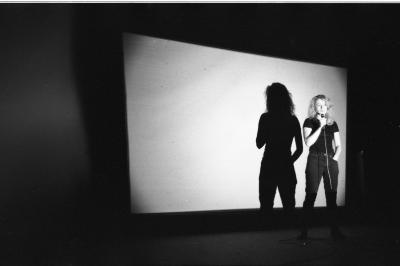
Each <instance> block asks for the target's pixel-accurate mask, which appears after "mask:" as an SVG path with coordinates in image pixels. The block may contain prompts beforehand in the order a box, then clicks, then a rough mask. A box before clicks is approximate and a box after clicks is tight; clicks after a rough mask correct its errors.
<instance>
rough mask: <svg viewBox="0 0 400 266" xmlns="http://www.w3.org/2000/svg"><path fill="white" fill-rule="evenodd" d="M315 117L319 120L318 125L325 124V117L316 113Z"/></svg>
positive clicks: (322, 125)
mask: <svg viewBox="0 0 400 266" xmlns="http://www.w3.org/2000/svg"><path fill="white" fill-rule="evenodd" d="M317 119H318V121H319V126H320V127H321V128H322V127H324V126H326V118H325V117H321V115H320V114H318V115H317Z"/></svg>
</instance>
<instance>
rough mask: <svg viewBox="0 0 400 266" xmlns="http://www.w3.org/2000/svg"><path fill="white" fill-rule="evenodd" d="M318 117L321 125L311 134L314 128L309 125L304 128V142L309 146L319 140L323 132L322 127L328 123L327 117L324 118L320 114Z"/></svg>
mask: <svg viewBox="0 0 400 266" xmlns="http://www.w3.org/2000/svg"><path fill="white" fill-rule="evenodd" d="M317 119H318V120H319V127H318V128H317V130H315V131H314V133H312V134H311V132H312V129H311V128H309V127H304V128H303V134H304V142H305V143H306V145H307V146H308V147H310V146H311V145H313V144H314V143H315V142H316V141H317V139H318V137H319V134H321V129H322V128H323V127H324V126H325V125H326V118H322V117H320V116H319V115H318V116H317Z"/></svg>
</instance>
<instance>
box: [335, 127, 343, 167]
mask: <svg viewBox="0 0 400 266" xmlns="http://www.w3.org/2000/svg"><path fill="white" fill-rule="evenodd" d="M333 140H334V142H335V155H334V156H333V159H334V160H335V161H337V160H338V159H339V156H340V153H341V152H342V145H341V144H340V134H339V132H335V133H333Z"/></svg>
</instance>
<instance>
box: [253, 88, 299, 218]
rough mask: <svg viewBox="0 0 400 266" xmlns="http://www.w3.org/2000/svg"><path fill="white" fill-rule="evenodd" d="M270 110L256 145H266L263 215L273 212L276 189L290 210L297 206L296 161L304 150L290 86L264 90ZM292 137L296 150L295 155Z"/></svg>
mask: <svg viewBox="0 0 400 266" xmlns="http://www.w3.org/2000/svg"><path fill="white" fill-rule="evenodd" d="M265 96H266V105H267V112H265V113H263V114H262V115H261V117H260V120H259V124H258V132H257V139H256V144H257V147H258V148H259V149H261V148H262V147H263V146H264V145H265V150H264V155H263V158H262V161H261V168H260V176H259V200H260V213H261V215H262V217H266V216H268V215H270V214H271V212H272V209H273V205H274V198H275V193H276V188H278V189H279V193H280V195H281V200H282V205H283V208H284V210H285V212H287V213H293V211H294V208H295V197H294V196H295V191H296V184H297V179H296V173H295V171H294V166H293V163H294V162H295V161H296V160H297V159H298V158H299V157H300V155H301V153H302V152H303V142H302V139H301V129H300V123H299V120H298V119H297V117H296V116H295V115H294V104H293V101H292V97H291V94H290V92H289V91H288V90H287V88H286V87H285V86H284V85H283V84H281V83H272V84H271V85H270V86H268V87H267V89H266V91H265ZM293 138H294V140H295V142H296V151H295V152H294V153H293V154H292V152H291V146H292V142H293Z"/></svg>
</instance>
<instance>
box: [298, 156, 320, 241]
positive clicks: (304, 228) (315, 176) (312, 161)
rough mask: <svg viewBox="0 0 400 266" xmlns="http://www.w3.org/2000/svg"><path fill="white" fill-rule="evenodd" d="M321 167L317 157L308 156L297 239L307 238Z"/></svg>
mask: <svg viewBox="0 0 400 266" xmlns="http://www.w3.org/2000/svg"><path fill="white" fill-rule="evenodd" d="M322 166H323V165H322V164H321V163H320V161H319V156H318V155H313V154H309V156H308V158H307V166H306V197H305V199H304V202H303V210H302V219H301V235H300V236H299V237H298V238H299V239H306V238H307V233H308V227H309V224H310V221H311V217H312V214H313V210H314V203H315V199H316V197H317V192H318V187H319V183H320V182H321V177H322V170H323V168H322Z"/></svg>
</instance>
